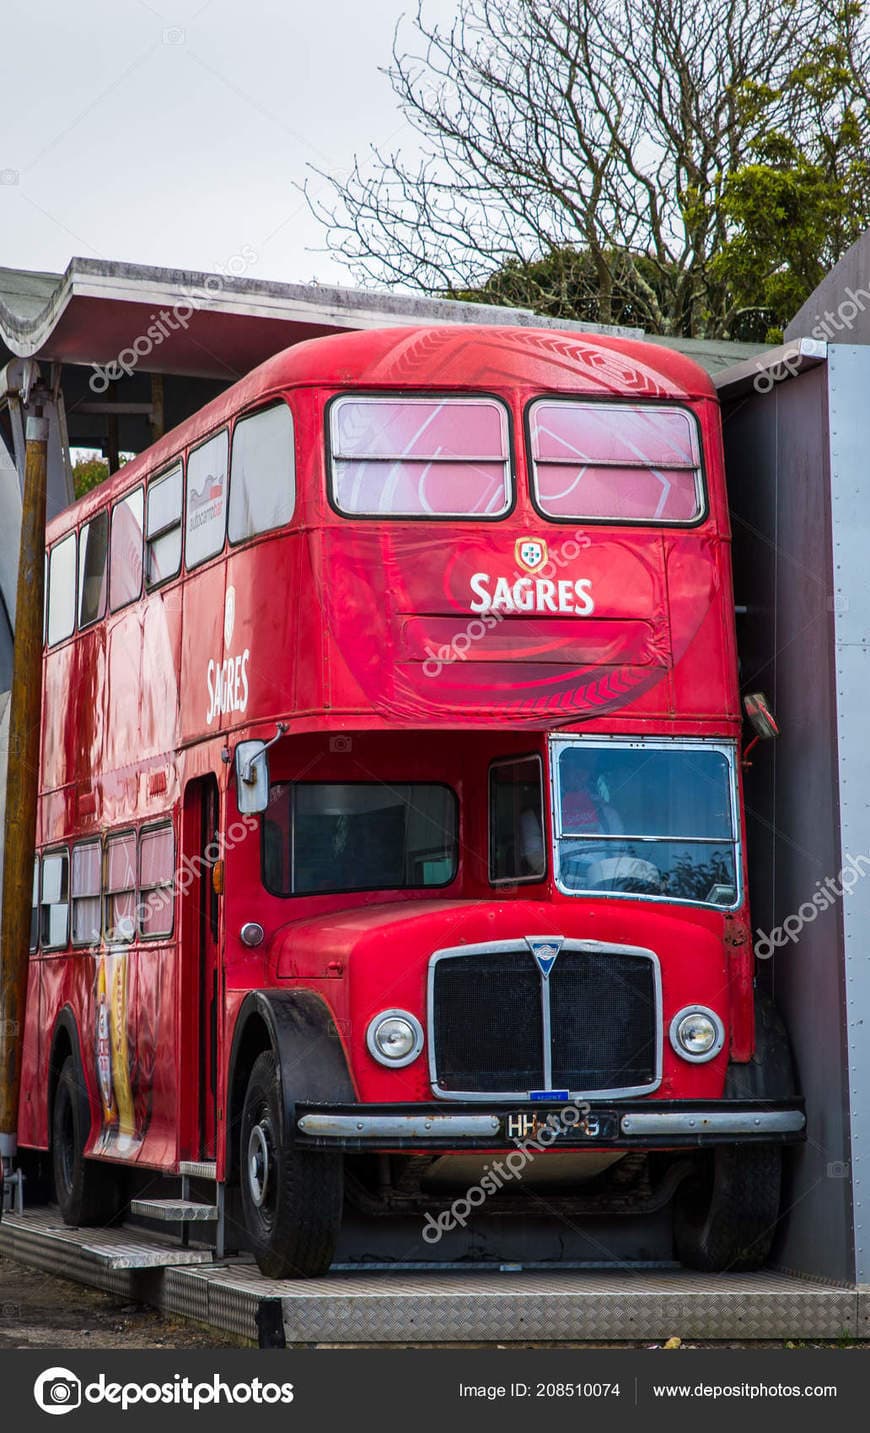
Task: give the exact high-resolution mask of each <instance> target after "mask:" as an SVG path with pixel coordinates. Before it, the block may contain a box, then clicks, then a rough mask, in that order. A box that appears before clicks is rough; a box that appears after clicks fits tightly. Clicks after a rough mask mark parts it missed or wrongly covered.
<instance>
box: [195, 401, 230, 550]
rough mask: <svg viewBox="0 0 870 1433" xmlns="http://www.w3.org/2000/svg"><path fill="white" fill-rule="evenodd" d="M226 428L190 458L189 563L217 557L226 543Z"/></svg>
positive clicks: (197, 449) (196, 450)
mask: <svg viewBox="0 0 870 1433" xmlns="http://www.w3.org/2000/svg"><path fill="white" fill-rule="evenodd" d="M227 449H228V440H227V432H226V429H224V430H223V432H221V433H216V434H215V436H214V437H213V438H209V440H208V442H207V443H203V444H202V446H201V447H200V448H194V450H193V452H192V453H191V455H190V457H189V458H188V460H187V533H186V537H185V552H186V555H187V565H188V567H196V566H197V564H198V563H200V562H205V561H206V559H207V558H209V557H214V555H215V553H216V552H220V550H221V548H222V547H223V545H224V534H225V533H226V526H227V456H228V452H227Z"/></svg>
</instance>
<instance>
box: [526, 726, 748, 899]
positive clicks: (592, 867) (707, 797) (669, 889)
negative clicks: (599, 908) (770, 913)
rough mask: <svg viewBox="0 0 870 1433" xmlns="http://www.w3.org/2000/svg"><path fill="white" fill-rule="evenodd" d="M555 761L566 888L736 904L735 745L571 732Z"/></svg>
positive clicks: (560, 863)
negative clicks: (583, 737) (575, 736)
mask: <svg viewBox="0 0 870 1433" xmlns="http://www.w3.org/2000/svg"><path fill="white" fill-rule="evenodd" d="M554 768H555V776H556V782H555V790H556V811H555V823H554V825H555V835H556V856H557V868H556V875H557V881H558V884H559V886H560V889H562V890H563V891H566V892H568V893H570V894H577V893H580V892H592V891H596V892H608V893H612V894H617V895H635V896H654V897H658V898H660V899H665V900H674V901H690V902H694V903H698V904H701V905H712V906H734V905H735V904H736V903H737V895H738V865H737V832H736V820H735V802H734V790H735V787H734V781H735V778H734V766H733V757H732V754H731V752H730V750H729V749H728V748H717V747H710V746H703V747H702V746H700V745H688V744H687V745H685V746H680V745H676V744H674V745H671V744H670V743H669V744H668V745H667V746H664V745H661V746H655V745H652V744H649V743H646V742H643V743H642V742H625V743H617V742H607V743H606V744H605V743H594V742H588V741H569V740H563V741H557V742H555V743H554Z"/></svg>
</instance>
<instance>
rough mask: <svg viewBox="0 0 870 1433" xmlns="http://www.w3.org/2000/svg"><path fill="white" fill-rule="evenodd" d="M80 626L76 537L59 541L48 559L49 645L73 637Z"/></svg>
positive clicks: (70, 536) (71, 535) (72, 536)
mask: <svg viewBox="0 0 870 1433" xmlns="http://www.w3.org/2000/svg"><path fill="white" fill-rule="evenodd" d="M75 625H76V535H75V533H74V532H71V533H70V535H69V537H64V538H62V539H61V541H60V542H56V543H55V545H54V547H53V548H52V549H51V555H50V557H49V559H48V644H49V646H50V647H51V646H53V645H54V643H55V642H62V641H63V640H64V639H65V638H66V637H70V636H72V631H73V628H74V627H75Z"/></svg>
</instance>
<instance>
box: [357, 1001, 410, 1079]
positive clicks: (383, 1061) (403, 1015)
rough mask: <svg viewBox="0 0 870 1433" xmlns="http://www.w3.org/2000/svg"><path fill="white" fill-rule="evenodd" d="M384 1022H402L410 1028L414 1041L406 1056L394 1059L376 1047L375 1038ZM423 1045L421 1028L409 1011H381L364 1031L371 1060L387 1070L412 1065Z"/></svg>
mask: <svg viewBox="0 0 870 1433" xmlns="http://www.w3.org/2000/svg"><path fill="white" fill-rule="evenodd" d="M386 1020H404V1022H405V1024H406V1025H409V1026H410V1028H411V1031H412V1032H413V1036H414V1041H413V1044H412V1046H411V1049H410V1050H409V1051H408V1052H407V1054H405V1055H400V1056H399V1057H398V1058H395V1057H393V1056H390V1055H386V1054H384V1052H383V1050H381V1049H380V1047H379V1046H378V1044H377V1041H376V1039H375V1036H376V1035H377V1032H378V1030H379V1029H380V1027H381V1026H382V1025H383V1024H384V1022H385V1021H386ZM423 1044H424V1035H423V1026H422V1025H421V1024H420V1021H419V1020H418V1019H417V1017H416V1015H412V1014H411V1012H410V1011H409V1010H381V1011H380V1012H379V1013H378V1014H377V1015H375V1017H374V1018H373V1019H372V1020H370V1021H369V1026H368V1029H367V1030H366V1047H367V1049H368V1052H369V1054H370V1055H371V1057H372V1059H373V1060H377V1062H378V1064H379V1065H383V1066H384V1067H385V1068H386V1069H388V1070H401V1069H403V1068H404V1067H405V1066H406V1065H410V1064H413V1062H414V1060H416V1059H417V1057H418V1055H419V1054H420V1052H421V1050H422V1049H423Z"/></svg>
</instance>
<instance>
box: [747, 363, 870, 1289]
mask: <svg viewBox="0 0 870 1433" xmlns="http://www.w3.org/2000/svg"><path fill="white" fill-rule="evenodd" d="M827 383H828V366H827V365H826V364H820V365H819V366H817V367H813V368H811V369H809V370H807V371H805V372H802V373H800V374H799V375H798V376H797V377H795V378H788V379H786V380H784V381H783V382H780V383H777V384H776V385H774V387H773V388H772V389H771V390H769V391H768V392H767V393H766V394H757V393H755V392H752V393H750V394H749V395H748V396H746V395H744V396H743V397H740V398H739V399H738V400H737V401H735V402H734V403H733V404H732V405H727V406H726V409H725V414H724V418H725V422H724V434H725V450H726V466H727V470H728V481H729V496H730V502H731V509H732V521H733V534H734V574H735V596H736V600H737V602H738V604H746V605H747V606H748V609H749V610H748V613H747V615H746V616H745V617H744V616H740V617H738V619H737V621H738V636H739V647H740V653H741V663H742V668H741V684H742V687H743V690H744V691H745V690H752V689H759V688H760V689H762V690H764V691H766V692H767V694H768V696H769V697H770V698H771V700H772V702H773V705H774V708H775V710H776V713H777V716H778V718H779V721H780V725H781V727H782V736H781V737H780V739H779V740H778V741H777V742H775V743H770V744H767V745H765V746H762V747H757V748H756V750H755V753H754V756H753V764H752V767H751V769H750V770H749V771H748V772H747V773H746V803H747V828H748V854H749V867H750V877H749V888H750V894H751V903H752V914H753V928H754V931H755V933H756V934H755V939H756V941H757V940H758V934H759V933H766V932H769V931H770V930H771V929H772V928H773V927H776V926H778V925H780V924H781V922H782V921H783V920H784V919H785V918H786V917H788V916H789V915H791V914H793V913H795V912H797V911H798V910H799V909H800V907H801V906H802V905H805V903H806V902H809V901H811V900H812V897H813V894H814V893H815V892H816V891H817V890H818V885H817V883H818V882H824V881H825V880H826V879H827V878H828V877H835V876H836V875H837V873H838V872H839V870H840V868H841V866H842V860H843V858H842V856H841V851H840V829H839V809H838V802H837V785H838V768H837V729H836V708H835V684H836V671H835V651H834V613H833V606H834V601H833V594H834V578H833V571H832V552H831V511H830V501H829V454H828V445H827V431H828V408H827V401H828V400H827ZM865 562H866V559H865ZM807 913H808V912H807ZM759 985H760V986H761V988H762V989H767V990H771V991H772V993H773V994H774V997H775V999H776V1002H777V1005H778V1006H779V1008H780V1009H781V1011H782V1013H783V1016H784V1018H785V1021H786V1025H787V1027H788V1030H789V1034H790V1036H791V1040H792V1044H793V1047H794V1050H795V1056H796V1060H797V1065H798V1070H799V1075H800V1080H801V1087H802V1092H803V1094H804V1095H805V1097H806V1101H807V1125H808V1128H807V1133H808V1139H807V1143H806V1145H805V1146H803V1147H802V1148H800V1149H797V1150H795V1151H794V1152H792V1153H790V1154H789V1155H788V1157H787V1163H788V1166H789V1172H788V1179H787V1186H786V1194H785V1206H786V1209H787V1210H788V1213H787V1217H786V1220H785V1221H784V1225H783V1228H782V1233H781V1235H780V1237H779V1240H778V1243H777V1246H776V1249H775V1257H776V1258H777V1261H778V1262H780V1263H782V1264H785V1265H787V1266H788V1267H789V1268H793V1269H799V1270H802V1271H805V1272H806V1273H808V1274H819V1275H823V1276H825V1277H829V1278H833V1279H840V1280H847V1281H850V1280H851V1279H852V1278H853V1276H854V1264H853V1257H852V1250H853V1243H852V1232H851V1199H850V1188H849V1180H848V1178H847V1177H844V1175H845V1174H846V1172H847V1167H848V1161H849V1125H848V1104H849V1096H848V1081H847V1066H846V1053H845V1041H844V1008H845V992H844V973H843V962H842V912H841V911H840V909H839V903H837V902H834V903H832V905H831V907H830V909H828V910H827V911H825V912H823V913H821V914H819V915H818V917H817V918H816V919H814V920H812V921H807V922H806V923H805V924H804V926H803V928H802V930H801V932H800V938H799V940H797V941H795V942H788V943H787V944H785V945H784V946H782V947H780V948H779V949H777V950H776V952H775V955H774V958H773V960H772V961H769V960H767V961H760V962H759Z"/></svg>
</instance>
